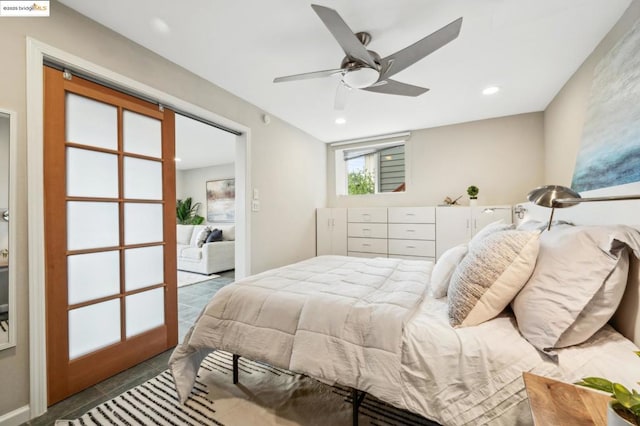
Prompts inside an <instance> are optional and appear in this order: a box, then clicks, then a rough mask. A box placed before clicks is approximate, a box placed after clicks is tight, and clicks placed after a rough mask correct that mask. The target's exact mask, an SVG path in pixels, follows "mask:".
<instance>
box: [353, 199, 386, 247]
mask: <svg viewBox="0 0 640 426" xmlns="http://www.w3.org/2000/svg"><path fill="white" fill-rule="evenodd" d="M387 253H388V249H387V208H386V207H371V208H350V209H347V255H348V256H357V257H387Z"/></svg>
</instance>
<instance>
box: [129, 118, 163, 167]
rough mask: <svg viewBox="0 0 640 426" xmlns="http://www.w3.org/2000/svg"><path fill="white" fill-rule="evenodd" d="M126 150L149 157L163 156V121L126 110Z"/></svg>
mask: <svg viewBox="0 0 640 426" xmlns="http://www.w3.org/2000/svg"><path fill="white" fill-rule="evenodd" d="M123 120H124V125H123V129H124V135H123V138H124V151H125V152H126V153H129V154H139V155H145V156H148V157H155V158H161V157H162V127H161V122H160V121H159V120H156V119H154V118H151V117H147V116H144V115H141V114H138V113H135V112H132V111H124V114H123Z"/></svg>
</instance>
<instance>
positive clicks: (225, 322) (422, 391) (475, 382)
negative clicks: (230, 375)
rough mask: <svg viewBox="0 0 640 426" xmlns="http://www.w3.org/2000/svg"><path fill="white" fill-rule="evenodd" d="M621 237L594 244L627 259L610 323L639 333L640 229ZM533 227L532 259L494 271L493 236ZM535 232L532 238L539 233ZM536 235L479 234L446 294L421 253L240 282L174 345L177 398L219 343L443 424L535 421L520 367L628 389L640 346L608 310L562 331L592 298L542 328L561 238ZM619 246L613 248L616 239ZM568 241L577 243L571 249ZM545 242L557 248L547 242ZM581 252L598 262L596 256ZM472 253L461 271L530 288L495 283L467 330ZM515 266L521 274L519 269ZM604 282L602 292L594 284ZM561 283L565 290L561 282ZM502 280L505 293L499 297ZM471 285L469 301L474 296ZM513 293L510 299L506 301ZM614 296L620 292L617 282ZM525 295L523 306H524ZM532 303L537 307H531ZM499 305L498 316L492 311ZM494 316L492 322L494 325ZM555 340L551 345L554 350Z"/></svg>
mask: <svg viewBox="0 0 640 426" xmlns="http://www.w3.org/2000/svg"><path fill="white" fill-rule="evenodd" d="M498 228H499V227H498ZM576 229H577V228H575V229H568V230H566V231H562V227H560V230H559V231H556V233H554V234H551V233H549V234H548V235H550V236H555V235H560V236H561V237H562V238H560V239H561V240H562V241H563V242H562V244H566V241H565V240H567V238H566V237H565V236H564V234H562V232H564V233H565V234H571V235H574V234H577V235H578V236H579V237H580V238H582V234H583V233H582V231H580V232H578V231H576ZM618 231H619V229H618V230H616V232H618ZM625 231H627V232H628V234H625V235H622V234H615V233H613V232H614V231H611V230H610V229H609V230H604V231H602V232H600V231H598V232H597V233H596V234H597V237H598V238H600V237H601V238H603V239H604V240H607V241H609V243H610V245H611V247H614V242H615V241H619V240H621V239H627V241H625V244H624V245H623V246H624V247H625V248H624V250H622V249H620V250H621V251H620V253H626V254H625V255H618V256H617V257H616V256H614V255H612V254H611V253H613V249H612V251H611V253H607V252H606V251H605V250H602V247H600V246H602V244H600V243H598V244H599V245H600V246H598V244H595V245H596V246H597V247H596V250H600V251H604V252H605V255H604V256H602V258H603V261H604V262H609V263H611V265H613V264H615V265H616V268H619V267H620V265H621V264H623V263H624V262H623V260H621V259H627V264H626V267H625V268H622V269H624V270H625V273H624V283H623V284H626V282H627V276H628V277H629V278H628V281H629V284H628V285H626V287H624V286H623V287H622V292H624V289H625V288H626V289H627V290H626V295H625V297H624V301H623V303H622V305H621V306H622V308H621V309H620V310H618V312H616V315H615V316H614V322H615V321H616V320H617V321H619V323H622V324H625V325H627V326H626V327H622V328H620V329H621V331H623V332H624V333H625V335H626V336H627V337H630V338H635V337H636V336H635V335H634V334H633V333H635V332H636V331H635V326H634V327H631V328H629V327H628V324H629V319H628V318H629V316H631V317H633V319H634V322H633V324H636V322H635V318H636V317H637V310H638V300H637V289H638V281H639V280H638V276H639V274H638V267H637V260H636V256H638V255H640V246H639V245H638V244H637V241H640V238H638V235H639V234H638V232H637V231H635V230H630V229H625ZM518 232H520V234H518ZM525 232H529V233H528V234H527V236H526V238H524V237H523V241H524V240H526V241H524V242H523V243H522V247H528V250H529V251H528V254H527V255H526V256H525V255H523V253H524V252H525V251H526V250H525V249H524V248H522V247H521V250H520V251H519V252H518V253H517V256H516V255H514V256H516V257H515V260H513V259H512V260H510V261H509V262H507V263H509V265H510V266H509V269H507V270H500V269H499V268H498V270H497V271H492V272H491V273H493V275H491V273H489V272H487V271H489V270H493V269H495V268H493V267H492V266H487V263H486V262H487V257H486V256H491V258H492V259H493V258H494V257H496V253H498V252H499V250H498V251H496V248H495V246H491V243H490V242H491V241H493V242H494V243H495V241H497V240H501V239H504V238H506V237H505V236H507V235H509V236H512V235H516V236H517V237H518V238H520V237H521V236H522V235H523V233H525ZM589 232H591V231H589ZM634 232H635V233H634ZM534 234H535V235H538V237H535V238H534V237H532V235H534ZM614 234H615V235H614ZM539 235H540V234H539V231H535V230H528V231H526V230H522V231H515V230H507V229H494V230H491V231H490V232H487V235H480V236H479V238H478V241H480V242H481V244H484V245H487V246H486V247H484V246H481V248H480V249H479V248H478V247H477V246H475V247H474V246H472V243H474V241H473V240H472V242H471V243H469V246H468V247H467V252H468V253H466V254H465V255H463V256H462V257H461V258H460V259H458V261H457V262H455V259H454V262H453V266H450V267H449V268H448V269H449V270H453V273H452V275H450V276H449V277H446V274H444V275H445V281H446V282H447V283H450V284H448V285H449V288H448V296H445V297H437V296H441V294H436V293H438V291H436V290H437V288H436V287H438V286H439V285H440V286H441V285H442V284H441V282H437V283H436V282H432V280H436V279H437V280H439V281H442V275H443V274H442V271H441V269H443V266H442V265H443V264H445V266H446V262H445V261H444V260H443V259H442V258H441V260H440V261H439V265H437V266H436V268H439V269H440V270H439V271H436V270H434V265H433V264H432V263H430V262H424V261H409V260H402V259H387V258H384V259H382V258H378V259H362V258H354V257H342V256H320V257H316V258H312V259H308V260H305V261H302V262H299V263H296V264H293V265H288V266H285V267H282V268H277V269H274V270H270V271H266V272H263V273H261V274H257V275H254V276H251V277H247V278H245V279H242V280H239V281H237V282H236V283H234V284H232V285H229V286H227V287H225V288H223V289H221V290H220V291H219V292H218V293H217V294H216V296H214V298H213V299H212V300H211V301H210V302H209V304H208V305H207V307H206V308H205V309H204V310H203V312H202V313H201V315H200V317H199V318H198V320H197V321H196V323H195V324H194V326H193V327H192V328H191V330H190V331H189V333H188V334H187V336H186V338H185V341H184V343H183V344H181V345H179V346H178V347H177V348H176V350H175V351H174V353H173V355H172V357H171V360H170V367H171V370H172V373H173V376H174V379H175V381H176V387H177V391H178V395H179V397H180V399H181V401H183V402H184V401H185V400H186V399H187V398H188V396H189V393H190V390H191V387H192V386H193V383H194V380H195V377H196V374H197V370H198V367H199V365H200V362H201V361H202V360H203V359H204V358H205V357H206V355H207V354H208V353H210V352H211V351H213V350H217V349H220V350H225V351H228V352H231V353H233V354H237V355H239V356H243V357H247V358H250V359H252V360H256V361H262V362H265V363H268V364H271V365H274V366H276V367H280V368H285V369H288V370H291V371H295V372H298V373H301V374H305V375H307V376H309V377H312V378H314V379H316V380H319V381H321V382H324V383H327V384H330V385H334V384H339V385H343V386H348V387H351V388H353V389H355V390H358V391H362V392H366V393H367V394H371V395H373V396H375V397H377V398H378V399H381V400H383V401H385V402H388V403H390V404H392V405H394V406H396V407H399V408H403V409H407V410H409V411H412V412H415V413H418V414H421V415H423V416H425V417H426V418H428V419H431V420H434V421H437V422H438V423H440V424H443V425H475V424H494V425H514V424H530V423H531V422H532V421H531V417H530V413H529V407H528V402H527V399H526V393H525V390H524V385H523V382H522V373H523V372H525V371H528V372H533V373H536V374H539V375H544V376H549V377H554V378H557V379H560V380H563V381H569V382H571V381H576V380H578V379H580V378H582V377H584V376H604V377H607V378H609V379H611V380H614V381H618V382H620V383H623V384H625V385H626V386H629V387H633V385H634V384H635V381H636V380H637V379H638V378H639V377H640V361H639V360H638V359H637V357H636V355H635V354H634V351H636V350H638V348H637V346H636V345H635V344H634V343H633V342H632V341H631V340H629V339H627V338H625V337H624V336H623V335H622V334H620V333H619V332H618V331H616V330H615V329H614V328H613V327H612V326H611V325H608V324H607V325H604V324H605V323H606V322H607V321H608V319H609V318H606V320H604V322H602V323H597V321H596V323H597V324H595V325H594V324H593V321H594V320H593V319H592V318H599V316H598V315H587V316H588V317H589V319H588V322H589V326H590V327H592V328H593V329H594V332H592V333H590V334H589V333H587V334H589V336H588V338H586V339H585V340H584V341H581V342H578V343H576V341H577V340H576V341H571V339H569V338H568V337H567V335H569V334H570V335H571V336H577V335H580V336H584V335H585V332H584V330H583V329H581V328H580V327H577V329H576V327H575V323H577V322H576V321H577V319H580V318H582V319H584V318H583V317H584V316H585V312H588V311H589V309H588V306H587V308H585V307H584V306H582V308H580V309H578V308H576V307H575V306H573V305H575V304H576V303H577V302H576V301H575V300H571V305H572V306H571V309H570V310H573V311H574V312H572V314H571V315H573V321H574V322H575V323H573V324H572V325H570V326H566V325H565V326H564V328H562V327H563V325H562V324H561V323H562V321H552V322H553V324H551V325H549V324H546V323H545V324H538V323H540V322H541V321H540V319H539V318H536V315H535V313H536V311H537V310H540V312H541V314H542V315H543V316H544V315H548V312H547V311H546V310H545V309H546V308H545V307H544V306H543V304H544V303H545V300H544V299H545V296H544V295H545V294H547V293H548V291H549V289H548V288H545V287H544V285H549V283H547V282H546V281H545V280H547V279H548V278H549V277H548V275H549V274H548V271H544V268H542V266H541V265H542V263H543V262H542V263H541V260H540V259H543V251H542V248H540V247H542V246H544V244H547V245H549V244H555V245H557V244H560V243H558V242H557V241H555V240H554V241H552V242H551V243H549V242H548V241H547V242H546V243H544V244H543V243H542V242H540V243H538V242H537V241H538V240H541V238H540V236H539ZM542 235H544V234H542ZM545 238H546V239H547V240H548V239H549V237H543V238H542V240H544V239H545ZM572 238H573V237H572ZM594 238H595V237H594ZM616 238H617V239H616ZM478 241H476V243H478ZM534 241H536V243H535V244H534ZM580 242H581V244H583V243H584V241H582V240H580ZM511 243H513V242H512V241H511V242H510V244H511ZM574 243H575V242H574ZM534 246H535V247H534ZM615 247H617V249H616V250H618V249H619V248H620V245H615ZM534 248H535V250H534ZM553 248H556V247H555V246H553ZM560 249H561V250H562V252H571V251H572V250H567V249H566V247H564V246H562V247H560ZM539 250H541V251H540V254H539V253H538V251H539ZM545 250H547V252H545V253H551V254H554V253H553V252H552V250H551V249H549V247H547V248H546V249H545ZM598 253H599V252H598ZM628 253H632V255H631V256H628ZM472 254H474V255H476V257H477V258H476V259H474V258H473V256H472ZM538 254H539V255H538ZM483 256H484V257H483ZM532 256H533V264H532V263H531V258H532ZM547 256H550V254H547ZM554 256H555V254H554ZM558 256H563V254H560V255H558ZM585 256H586V257H590V256H591V257H593V254H592V253H586V254H585ZM470 258H471V260H469V259H470ZM524 258H527V259H528V260H527V259H524ZM554 259H555V257H554ZM629 259H631V266H630V267H629V264H628V260H629ZM474 260H475V261H476V263H478V262H479V264H480V265H482V268H480V269H478V270H476V271H475V272H472V273H467V275H468V277H466V278H469V276H470V277H471V280H472V281H473V280H476V281H474V283H476V284H477V281H478V280H479V279H480V278H486V279H488V280H490V281H491V282H492V283H493V282H500V281H501V280H502V281H504V282H507V281H508V283H511V282H513V281H515V280H516V279H515V277H516V276H518V275H520V276H521V277H520V280H521V281H524V282H523V283H521V285H520V284H519V287H518V286H516V287H515V288H511V289H507V288H506V287H505V286H502V287H501V286H499V285H494V284H491V285H490V286H489V287H488V289H483V291H485V293H484V294H483V295H481V296H480V299H479V301H476V304H475V305H474V307H473V308H472V309H471V312H467V313H466V318H467V319H469V318H473V319H474V321H472V322H471V323H469V324H464V321H466V320H464V319H463V320H462V322H461V323H459V324H457V326H456V327H452V325H451V324H452V321H454V320H457V317H456V315H455V312H454V313H453V314H452V306H453V305H455V303H454V302H453V299H454V297H457V296H456V294H459V293H460V291H461V290H460V288H459V287H460V285H461V284H460V282H464V280H465V273H464V272H465V271H466V269H464V268H462V269H463V272H460V271H459V269H461V265H462V264H472V263H473V261H474ZM518 262H520V263H518ZM527 262H528V263H527ZM563 263H566V262H564V261H563ZM592 263H597V262H592ZM514 264H516V268H515V269H516V271H515V272H514V271H512V270H511V269H513V265H514ZM467 266H468V265H467ZM622 266H624V265H622ZM518 268H519V269H518ZM527 268H529V269H527ZM474 274H475V275H474ZM487 275H488V278H487V277H486V276H487ZM554 275H559V276H558V277H553V279H563V278H562V273H559V274H555V271H554ZM591 275H596V274H591ZM611 275H612V274H611V273H610V272H609V273H607V276H606V277H605V278H604V283H605V284H607V282H609V283H608V284H611V283H610V281H611V279H610V276H611ZM614 275H615V274H614ZM619 275H621V274H619ZM505 276H506V277H507V278H508V280H506V281H505ZM479 277H480V278H479ZM496 277H498V278H496ZM523 277H524V278H523ZM541 277H542V281H543V284H544V285H543V287H542V290H541V289H540V288H536V286H535V285H533V286H531V282H532V281H533V282H534V284H535V281H536V279H537V280H538V281H541ZM618 279H619V280H620V279H621V278H620V277H618ZM591 281H594V282H593V283H591V282H590V281H589V279H585V280H584V281H582V282H579V283H578V284H579V285H580V287H589V286H591V287H593V289H592V290H593V292H592V293H591V294H588V292H587V293H585V294H583V295H581V297H583V298H585V302H584V304H589V306H590V305H591V304H593V300H592V299H595V298H597V297H604V296H603V294H605V293H606V294H605V296H606V297H605V299H604V300H605V302H606V303H604V304H605V305H613V304H614V303H615V306H608V309H610V310H611V315H613V313H614V311H615V307H616V306H617V305H618V303H617V302H615V300H614V301H613V302H611V297H612V296H611V294H612V293H613V292H612V290H611V288H610V287H611V286H610V285H609V287H606V288H605V285H604V284H602V283H599V282H597V280H591ZM503 284H504V283H503ZM525 284H526V285H525ZM600 284H602V286H601V287H597V286H598V285H600ZM554 286H556V287H557V283H555V284H554ZM496 287H497V288H498V290H499V292H497V291H496V292H494V293H491V291H493V289H494V288H496ZM596 287H597V288H596ZM532 289H533V290H532ZM475 290H477V289H473V291H472V292H475ZM440 291H441V289H440ZM456 292H457V293H456ZM464 292H465V297H466V294H467V293H472V292H469V291H467V290H464ZM509 292H511V293H510V295H509V296H506V297H503V296H504V295H505V294H506V293H509ZM615 293H616V294H619V295H620V298H622V293H621V292H620V285H617V287H616V290H615ZM496 294H497V295H496ZM594 294H596V296H597V297H596V296H594ZM487 295H488V296H487ZM516 295H517V297H516ZM541 295H542V299H541V298H540V297H541ZM483 297H484V299H489V300H488V301H487V300H484V299H483ZM576 297H577V296H576ZM616 297H617V296H615V297H614V299H615V298H616ZM518 298H521V299H522V300H523V301H521V302H519V301H518ZM463 299H464V298H463ZM498 299H501V300H498ZM502 299H504V300H502ZM505 300H506V304H505ZM619 301H620V299H618V302H619ZM532 303H533V304H534V306H536V309H530V306H531V304H532ZM491 305H495V306H491ZM478 306H480V308H478ZM538 307H539V309H538ZM566 308H567V306H561V307H560V309H564V310H567V309H566ZM549 309H551V308H549ZM491 310H493V312H494V313H489V314H487V311H491ZM581 315H582V316H581ZM611 315H608V316H609V317H610V316H611ZM487 316H488V317H490V318H489V319H486V318H487ZM532 316H533V317H534V318H533V319H532V318H531V317H532ZM560 316H561V315H560ZM623 318H624V319H623ZM598 321H602V318H600V319H598ZM476 322H477V323H476ZM542 322H544V321H542ZM556 322H559V323H560V324H556ZM527 326H529V328H527ZM554 327H555V328H558V329H559V330H560V331H559V332H557V333H556V337H555V340H553V338H552V337H549V335H551V334H553V332H556V330H551V331H549V329H554ZM540 328H541V329H542V330H543V333H542V334H543V335H542V336H540V330H539V329H540ZM567 328H568V329H569V331H567ZM536 333H538V334H536ZM525 336H526V337H527V338H525ZM549 339H552V340H553V342H554V343H553V344H551V346H549ZM574 340H575V339H574ZM565 341H566V342H565ZM563 342H565V343H567V342H569V343H571V344H563ZM630 373H631V374H630Z"/></svg>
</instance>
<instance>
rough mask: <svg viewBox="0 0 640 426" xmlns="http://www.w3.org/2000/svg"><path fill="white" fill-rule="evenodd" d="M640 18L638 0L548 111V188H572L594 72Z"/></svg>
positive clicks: (546, 146)
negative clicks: (551, 186) (563, 186)
mask: <svg viewBox="0 0 640 426" xmlns="http://www.w3.org/2000/svg"><path fill="white" fill-rule="evenodd" d="M639 18H640V0H634V1H633V2H632V3H631V5H630V6H629V8H628V9H627V11H626V12H625V14H624V15H623V16H622V18H621V19H620V20H619V21H618V23H617V24H616V25H615V26H614V27H613V29H612V30H611V31H610V32H609V34H608V35H607V36H606V37H605V38H604V39H603V40H602V42H600V44H599V45H598V47H597V48H596V49H595V50H594V51H593V53H592V54H591V55H590V56H589V57H588V58H587V60H586V61H585V62H584V63H583V64H582V66H580V68H578V70H577V71H576V72H575V74H574V75H573V76H572V77H571V78H570V79H569V81H567V83H566V84H565V85H564V87H563V88H562V90H560V92H558V94H557V95H556V97H555V98H554V99H553V101H552V102H551V103H550V104H549V106H548V107H547V109H546V110H545V114H544V121H545V129H544V135H545V136H544V137H545V161H544V164H545V174H544V181H545V182H544V183H545V184H556V185H566V186H569V185H570V184H571V178H572V177H573V170H574V168H575V162H576V156H577V155H578V149H579V148H580V139H581V137H582V127H583V125H584V120H585V117H586V113H587V105H588V102H589V95H590V92H591V81H592V80H593V71H594V68H595V66H596V65H597V64H598V62H599V61H600V59H602V57H603V56H604V55H605V54H607V52H609V50H611V48H612V47H613V46H614V45H615V44H616V42H617V41H618V40H620V38H622V36H624V34H625V33H626V32H627V31H629V30H630V29H631V27H632V26H633V24H634V23H635V22H636V21H637V20H638V19H639Z"/></svg>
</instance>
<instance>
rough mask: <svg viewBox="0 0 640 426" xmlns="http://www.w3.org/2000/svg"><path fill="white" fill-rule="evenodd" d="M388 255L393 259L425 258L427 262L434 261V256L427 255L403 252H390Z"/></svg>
mask: <svg viewBox="0 0 640 426" xmlns="http://www.w3.org/2000/svg"><path fill="white" fill-rule="evenodd" d="M389 257H391V258H393V259H407V260H426V261H427V262H434V263H435V261H436V258H435V257H427V256H405V255H403V254H390V255H389Z"/></svg>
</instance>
